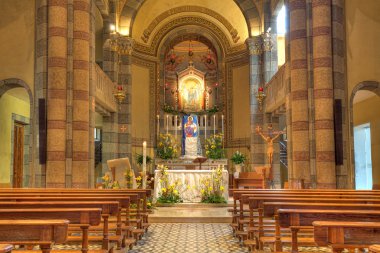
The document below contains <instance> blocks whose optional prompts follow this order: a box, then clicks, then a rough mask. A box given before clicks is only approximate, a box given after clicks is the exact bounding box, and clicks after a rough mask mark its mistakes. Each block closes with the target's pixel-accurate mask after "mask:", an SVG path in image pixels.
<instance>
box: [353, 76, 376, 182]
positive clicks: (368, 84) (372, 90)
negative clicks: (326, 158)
mask: <svg viewBox="0 0 380 253" xmlns="http://www.w3.org/2000/svg"><path fill="white" fill-rule="evenodd" d="M364 91H365V92H364ZM358 95H359V96H360V97H358ZM371 97H372V98H373V99H379V100H380V83H379V82H377V81H363V82H361V83H359V84H357V85H356V86H355V87H354V89H353V90H352V93H351V97H350V103H349V110H348V111H349V117H350V124H349V128H350V129H349V130H350V131H349V142H350V147H351V150H350V156H351V159H350V161H351V171H350V177H351V186H352V187H353V188H355V187H356V186H357V185H358V184H357V183H358V182H356V180H355V178H356V176H357V174H358V173H357V170H360V168H357V166H356V165H355V162H358V161H355V125H356V126H359V125H360V127H363V128H364V127H366V126H364V124H359V123H358V122H356V121H357V120H356V119H355V115H354V110H355V106H359V103H361V102H365V101H366V100H367V99H371ZM365 111H366V112H367V113H372V114H373V113H375V114H376V113H377V112H378V110H377V109H376V108H366V110H365ZM361 116H362V115H361ZM378 119H379V121H380V113H378ZM355 122H356V124H355ZM362 123H363V122H362ZM370 127H371V128H372V127H374V126H370ZM372 132H373V131H371V133H372ZM371 135H372V134H371ZM371 139H372V138H371ZM371 143H372V140H371ZM356 144H357V143H356ZM372 148H373V147H371V153H372V166H373V165H374V164H373V161H374V160H373V159H374V158H375V159H377V157H378V155H375V156H376V157H374V152H373V150H372ZM357 155H358V154H357ZM376 164H377V163H376ZM379 165H380V163H379ZM375 166H376V165H375ZM378 167H379V166H378ZM379 175H380V167H379V168H377V167H373V169H372V180H373V182H372V184H373V188H374V189H379V187H380V181H378V180H377V179H376V178H378V177H379ZM375 179H376V180H375Z"/></svg>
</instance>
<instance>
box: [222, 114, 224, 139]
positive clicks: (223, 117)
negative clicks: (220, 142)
mask: <svg viewBox="0 0 380 253" xmlns="http://www.w3.org/2000/svg"><path fill="white" fill-rule="evenodd" d="M222 134H223V135H224V115H223V114H222Z"/></svg>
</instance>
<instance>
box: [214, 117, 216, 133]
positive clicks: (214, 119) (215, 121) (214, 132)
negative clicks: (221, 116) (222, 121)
mask: <svg viewBox="0 0 380 253" xmlns="http://www.w3.org/2000/svg"><path fill="white" fill-rule="evenodd" d="M215 123H216V115H215V114H214V135H215V125H216V124H215Z"/></svg>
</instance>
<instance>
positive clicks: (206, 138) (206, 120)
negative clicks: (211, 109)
mask: <svg viewBox="0 0 380 253" xmlns="http://www.w3.org/2000/svg"><path fill="white" fill-rule="evenodd" d="M206 139H207V115H205V140H206Z"/></svg>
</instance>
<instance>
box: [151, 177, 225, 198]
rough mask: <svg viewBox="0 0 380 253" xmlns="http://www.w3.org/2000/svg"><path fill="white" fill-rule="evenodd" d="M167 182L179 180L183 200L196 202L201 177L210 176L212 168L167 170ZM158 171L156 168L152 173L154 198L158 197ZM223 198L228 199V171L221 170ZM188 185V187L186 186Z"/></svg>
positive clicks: (199, 195) (159, 189)
mask: <svg viewBox="0 0 380 253" xmlns="http://www.w3.org/2000/svg"><path fill="white" fill-rule="evenodd" d="M168 173H169V175H168V177H169V184H171V183H174V182H175V181H176V180H180V182H181V183H182V185H183V186H182V187H181V190H180V191H179V192H180V195H181V198H182V199H183V202H188V203H196V202H201V193H200V190H199V189H200V188H201V183H200V181H201V178H203V177H211V175H212V173H213V170H168ZM159 175H160V171H159V170H156V171H155V174H154V198H155V199H157V198H158V197H159V193H160V192H161V184H160V179H159ZM222 185H223V186H224V192H223V195H224V198H225V199H226V201H228V171H227V170H223V183H222ZM187 186H189V187H187Z"/></svg>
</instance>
